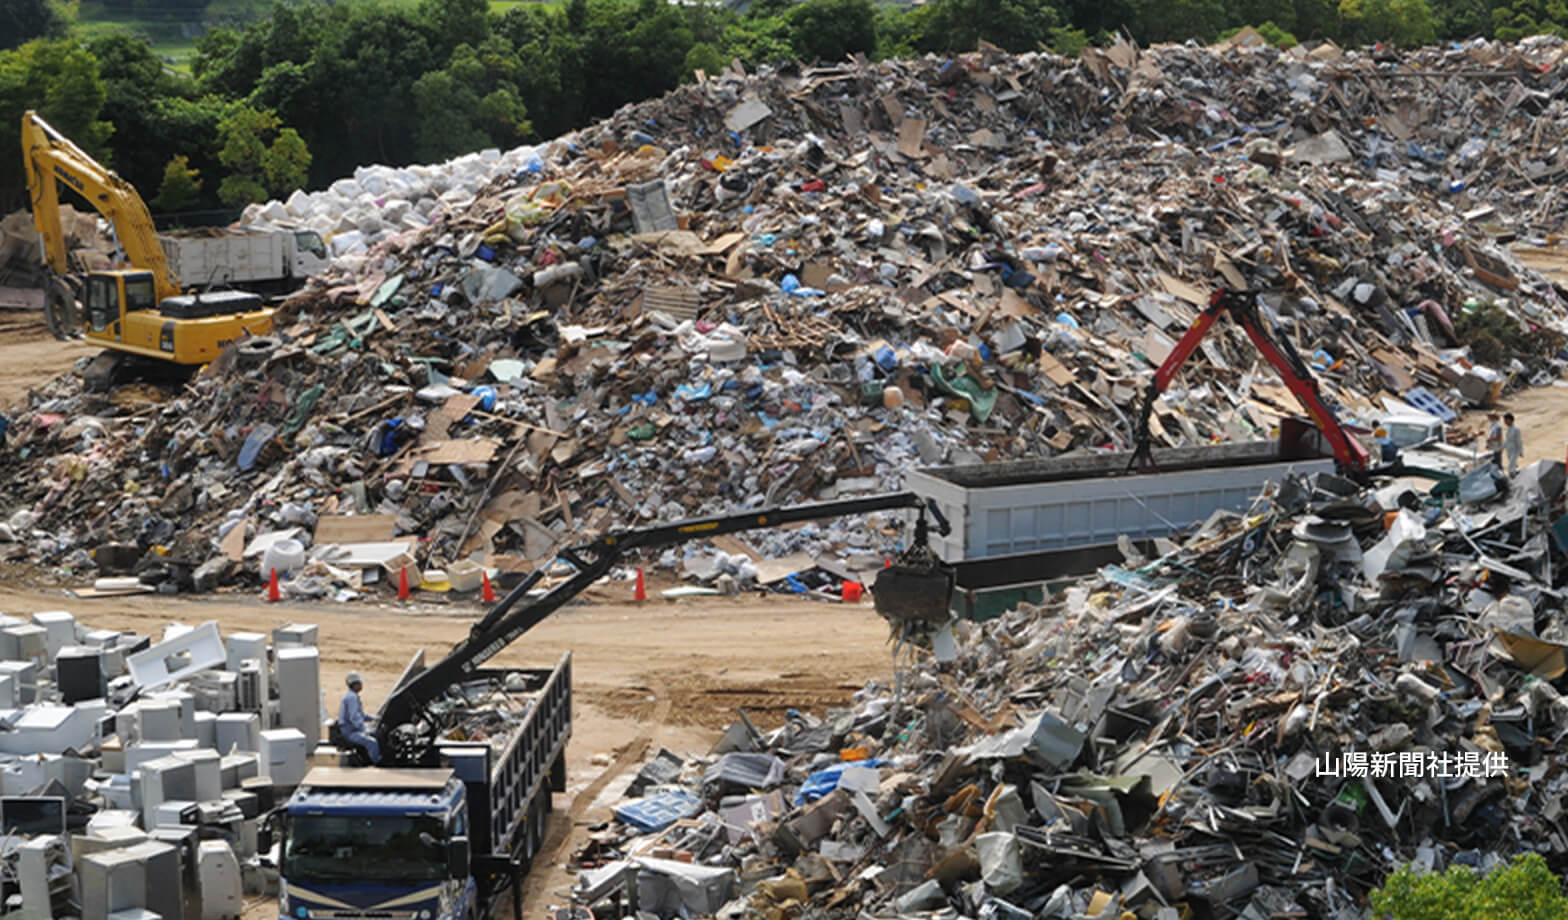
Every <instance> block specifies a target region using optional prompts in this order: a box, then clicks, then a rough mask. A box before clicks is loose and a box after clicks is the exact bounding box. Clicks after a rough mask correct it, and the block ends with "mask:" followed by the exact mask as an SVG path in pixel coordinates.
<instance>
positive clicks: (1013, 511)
mask: <svg viewBox="0 0 1568 920" xmlns="http://www.w3.org/2000/svg"><path fill="white" fill-rule="evenodd" d="M1122 462H1125V460H1122ZM1333 470H1334V463H1333V461H1332V460H1328V459H1316V460H1296V461H1285V462H1275V463H1263V464H1259V463H1251V464H1247V465H1243V466H1235V467H1220V468H1216V469H1188V470H1179V471H1175V472H1166V473H1147V474H1138V475H1131V476H1105V477H1097V478H1081V479H1070V480H1066V481H1054V482H1053V481H1042V482H1032V483H1010V484H1005V485H991V486H973V487H971V486H965V485H959V484H957V483H955V482H953V481H951V478H952V477H951V476H948V475H944V472H945V471H938V470H930V471H926V470H921V471H915V472H912V473H910V474H908V476H906V478H905V483H906V485H907V486H908V488H910V489H911V490H913V491H914V492H915V493H916V494H919V495H921V496H924V497H927V498H930V499H933V500H935V501H936V503H937V507H938V509H939V510H941V512H942V513H943V514H944V515H946V516H947V519H948V520H949V521H950V522H951V523H952V525H953V529H952V532H951V533H950V534H949V535H948V536H946V537H943V536H941V535H940V534H938V533H936V532H935V531H934V530H933V531H932V532H931V534H930V545H931V549H932V550H933V551H934V552H935V553H936V554H937V555H938V556H940V557H941V558H943V559H946V560H948V561H949V562H960V561H963V560H966V559H983V558H987V557H991V556H1002V555H1011V554H1017V553H1029V552H1038V551H1042V550H1060V549H1073V548H1079V547H1089V546H1098V545H1104V544H1108V543H1114V542H1115V541H1116V539H1117V538H1118V537H1120V536H1122V535H1124V534H1125V535H1126V536H1128V537H1130V538H1131V539H1133V540H1147V539H1152V538H1154V537H1163V536H1169V535H1171V534H1173V533H1176V532H1178V531H1180V530H1182V529H1184V528H1186V527H1189V526H1191V525H1193V524H1197V523H1201V522H1202V521H1204V520H1205V519H1207V518H1208V516H1209V515H1210V514H1212V513H1213V512H1214V511H1216V510H1219V509H1225V510H1229V511H1242V510H1245V509H1246V508H1247V507H1248V505H1249V504H1251V502H1252V500H1253V499H1254V497H1256V496H1257V494H1258V493H1259V492H1260V491H1261V490H1262V488H1263V485H1264V484H1265V483H1267V482H1278V481H1280V479H1281V478H1283V477H1284V476H1285V475H1286V474H1287V473H1303V474H1305V473H1311V472H1317V471H1323V472H1333Z"/></svg>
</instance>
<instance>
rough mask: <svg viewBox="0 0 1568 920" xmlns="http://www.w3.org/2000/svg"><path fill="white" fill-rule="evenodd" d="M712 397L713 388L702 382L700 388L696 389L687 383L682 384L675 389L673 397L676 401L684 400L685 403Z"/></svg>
mask: <svg viewBox="0 0 1568 920" xmlns="http://www.w3.org/2000/svg"><path fill="white" fill-rule="evenodd" d="M712 395H713V386H712V385H711V384H709V383H707V382H704V383H703V384H702V386H698V387H694V386H692V385H691V384H689V383H683V384H681V385H680V386H678V387H676V388H675V397H676V398H677V399H684V400H686V401H687V402H697V401H698V400H703V399H707V398H708V397H709V396H712Z"/></svg>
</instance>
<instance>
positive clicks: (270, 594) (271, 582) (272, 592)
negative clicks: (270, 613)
mask: <svg viewBox="0 0 1568 920" xmlns="http://www.w3.org/2000/svg"><path fill="white" fill-rule="evenodd" d="M281 600H283V592H282V591H279V590H278V570H277V569H273V570H272V576H271V577H270V578H268V579H267V603H269V604H270V603H272V602H273V601H281Z"/></svg>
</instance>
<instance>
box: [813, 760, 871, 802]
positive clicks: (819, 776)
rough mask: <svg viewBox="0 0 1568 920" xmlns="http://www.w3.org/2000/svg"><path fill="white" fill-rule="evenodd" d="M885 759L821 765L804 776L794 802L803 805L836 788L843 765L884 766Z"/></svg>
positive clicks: (842, 772)
mask: <svg viewBox="0 0 1568 920" xmlns="http://www.w3.org/2000/svg"><path fill="white" fill-rule="evenodd" d="M885 766H887V761H885V760H851V761H847V762H845V763H836V764H834V765H833V766H831V767H823V768H822V769H820V770H818V771H817V772H815V773H813V774H811V775H810V776H808V777H806V781H805V782H804V783H801V784H800V791H799V792H796V793H795V804H796V805H804V804H806V803H807V802H815V801H816V800H817V799H820V798H822V797H823V796H825V795H827V794H828V793H829V792H832V791H833V790H834V789H837V788H838V781H839V777H841V776H843V775H844V768H845V767H885Z"/></svg>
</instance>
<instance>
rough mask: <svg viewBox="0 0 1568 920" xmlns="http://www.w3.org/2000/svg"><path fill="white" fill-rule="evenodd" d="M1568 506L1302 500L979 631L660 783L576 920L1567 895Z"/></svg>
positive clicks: (1361, 496) (1475, 489)
mask: <svg viewBox="0 0 1568 920" xmlns="http://www.w3.org/2000/svg"><path fill="white" fill-rule="evenodd" d="M1563 490H1564V467H1563V465H1562V464H1560V463H1555V462H1546V461H1543V462H1540V463H1537V464H1535V465H1533V466H1531V467H1528V468H1526V469H1524V470H1522V471H1520V473H1519V474H1517V475H1516V476H1515V477H1513V478H1512V479H1511V480H1510V479H1508V478H1507V477H1505V476H1503V475H1502V474H1501V473H1500V472H1499V471H1497V469H1496V468H1495V467H1490V466H1488V467H1485V468H1483V469H1481V470H1479V471H1477V472H1476V473H1474V474H1472V475H1470V476H1467V477H1466V478H1465V479H1464V480H1463V481H1461V482H1460V483H1459V484H1458V488H1457V490H1452V489H1450V490H1449V491H1450V494H1449V495H1448V496H1447V497H1446V498H1445V497H1434V496H1431V495H1425V496H1423V495H1420V494H1418V493H1417V492H1415V491H1412V490H1411V489H1410V488H1409V487H1408V486H1403V485H1397V484H1396V485H1392V486H1388V487H1385V488H1382V489H1379V490H1376V491H1370V490H1358V489H1357V488H1356V487H1354V486H1353V485H1352V484H1351V483H1349V482H1348V481H1345V480H1343V479H1340V478H1339V477H1336V476H1333V475H1332V474H1314V475H1313V476H1312V477H1300V478H1291V479H1288V480H1286V481H1285V482H1284V483H1283V484H1282V485H1281V486H1280V487H1279V488H1278V490H1277V491H1275V492H1274V493H1273V494H1272V495H1270V496H1266V497H1261V498H1260V499H1259V501H1258V503H1257V504H1256V506H1255V507H1254V508H1253V509H1252V511H1251V512H1250V513H1248V514H1245V515H1238V514H1221V515H1216V516H1215V517H1214V519H1212V520H1211V521H1209V522H1208V524H1206V525H1205V526H1203V527H1202V528H1200V529H1198V530H1197V531H1196V532H1194V533H1193V534H1191V535H1190V536H1189V537H1188V538H1187V539H1185V541H1184V542H1183V543H1182V544H1181V545H1179V546H1177V547H1175V548H1174V549H1173V550H1171V551H1170V552H1169V553H1167V554H1165V555H1164V556H1162V557H1160V558H1157V559H1154V560H1152V561H1147V562H1144V561H1138V562H1129V563H1128V566H1127V567H1116V566H1113V567H1107V568H1105V569H1103V570H1102V571H1101V573H1100V574H1099V575H1098V576H1097V577H1096V578H1094V579H1090V580H1087V581H1085V582H1083V583H1080V584H1078V585H1075V586H1073V587H1071V588H1069V589H1068V590H1067V591H1066V592H1065V593H1064V594H1063V595H1062V596H1060V597H1058V598H1056V599H1053V600H1052V601H1050V602H1049V603H1047V604H1046V605H1045V606H1043V607H1033V606H1028V605H1025V606H1022V607H1020V608H1018V609H1016V610H1014V611H1012V612H1010V613H1008V614H1006V615H1004V616H1003V617H1001V618H999V619H996V620H993V621H991V622H989V623H985V624H975V623H957V624H955V626H954V628H953V630H952V633H950V634H949V635H948V636H947V637H946V638H945V639H944V638H942V637H941V636H938V637H937V640H936V641H935V642H934V643H933V649H932V652H931V653H929V654H922V655H920V656H918V659H917V660H914V661H913V662H912V663H911V666H910V667H909V668H907V669H905V670H903V671H901V672H900V678H899V683H898V685H897V686H895V687H892V688H888V687H882V686H877V685H874V684H873V685H868V686H867V687H866V688H865V689H864V690H863V691H861V692H860V693H858V694H857V695H856V698H855V703H854V705H853V707H852V708H849V709H844V710H835V711H829V712H827V713H826V714H825V715H824V716H823V717H821V718H814V717H811V716H807V715H792V717H791V718H790V720H789V721H788V722H787V723H786V724H785V725H784V726H783V727H781V728H779V729H777V730H775V731H772V732H769V733H766V734H763V733H761V732H758V731H757V730H756V729H755V728H753V727H752V725H751V723H750V722H749V721H748V720H745V719H744V714H743V718H742V721H739V722H737V723H735V725H734V726H732V728H731V730H730V731H729V732H728V733H727V734H726V735H725V737H724V738H723V739H722V740H721V741H720V743H719V745H718V746H717V747H716V748H715V749H714V751H713V752H712V753H711V754H710V755H709V756H708V757H706V758H697V759H693V760H690V761H687V762H682V760H681V758H679V757H677V756H676V755H674V754H672V753H670V752H661V753H660V755H659V756H658V757H656V758H655V759H653V760H652V761H650V762H649V763H648V764H646V765H645V766H644V767H643V769H642V771H641V772H640V773H639V775H638V776H637V779H636V780H635V782H633V783H632V785H631V787H630V788H629V789H628V790H627V791H626V794H627V796H628V798H626V799H624V800H622V801H621V802H620V804H618V805H617V806H615V817H616V820H615V822H614V823H613V824H612V825H607V826H605V827H603V828H600V829H597V830H596V831H595V832H594V833H593V834H592V835H591V837H590V839H589V840H588V842H587V843H586V844H585V845H584V847H583V848H582V849H581V850H580V851H579V852H578V854H577V855H576V857H575V860H576V863H577V864H578V866H579V871H580V875H579V880H578V884H577V886H576V889H575V896H576V897H577V898H579V899H580V900H582V901H585V902H589V903H596V902H598V901H601V900H604V899H609V898H616V897H619V898H622V899H623V900H626V899H630V900H632V901H634V903H635V906H636V907H638V908H640V909H642V910H647V911H653V912H655V913H658V914H659V915H660V916H662V917H671V916H675V915H681V916H694V915H699V914H709V913H712V914H714V915H716V916H719V917H744V916H755V915H759V914H760V915H761V916H765V917H789V916H797V915H801V914H802V913H804V914H806V915H812V916H818V915H833V916H892V915H895V914H896V915H899V916H937V917H940V916H966V917H1017V918H1020V920H1022V918H1025V917H1043V918H1062V920H1066V918H1077V917H1119V916H1127V914H1126V913H1124V911H1130V912H1132V914H1133V915H1136V916H1139V917H1154V918H1161V920H1170V918H1175V917H1179V916H1188V915H1189V914H1188V908H1191V909H1192V910H1193V911H1195V913H1194V914H1193V915H1195V916H1213V917H1219V916H1237V917H1244V918H1249V920H1265V918H1271V917H1282V916H1287V917H1310V918H1336V920H1348V918H1359V917H1364V916H1365V906H1366V905H1365V900H1364V895H1365V893H1366V892H1367V891H1368V890H1369V889H1370V888H1372V887H1375V886H1377V885H1378V884H1380V883H1381V881H1382V878H1383V876H1384V874H1385V873H1387V872H1389V871H1392V870H1393V869H1395V868H1396V867H1397V866H1398V865H1400V864H1402V863H1404V862H1407V861H1412V860H1414V861H1416V862H1418V863H1420V864H1422V865H1425V866H1427V867H1429V868H1437V869H1442V868H1443V867H1444V866H1445V865H1448V864H1459V863H1464V864H1471V865H1477V866H1480V865H1488V864H1491V863H1494V862H1496V861H1497V860H1499V859H1504V858H1506V856H1507V854H1509V853H1513V852H1519V851H1525V850H1535V851H1540V852H1542V853H1544V854H1546V855H1547V857H1548V860H1549V861H1551V862H1552V863H1553V864H1554V866H1556V867H1557V869H1558V870H1559V871H1561V868H1562V866H1563V865H1564V863H1565V862H1568V837H1565V836H1564V834H1563V831H1562V825H1561V818H1562V801H1563V797H1564V794H1565V792H1568V787H1565V784H1568V778H1565V777H1568V774H1565V773H1564V771H1563V766H1564V763H1565V761H1564V758H1565V751H1564V748H1563V745H1562V739H1563V737H1564V736H1565V734H1568V700H1565V699H1564V697H1563V694H1562V687H1563V678H1564V676H1565V675H1568V658H1565V653H1568V620H1565V619H1564V611H1563V605H1562V594H1561V591H1562V590H1563V587H1564V585H1565V582H1568V579H1565V577H1564V565H1563V562H1564V559H1565V554H1564V550H1565V544H1564V542H1563V540H1564V537H1565V534H1568V531H1565V529H1564V528H1565V526H1568V525H1565V522H1568V516H1565V515H1564V510H1563ZM1454 491H1457V494H1453V492H1454ZM1134 566H1136V567H1134Z"/></svg>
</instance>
